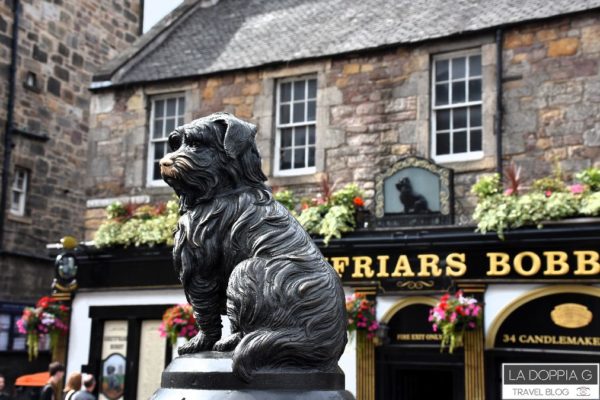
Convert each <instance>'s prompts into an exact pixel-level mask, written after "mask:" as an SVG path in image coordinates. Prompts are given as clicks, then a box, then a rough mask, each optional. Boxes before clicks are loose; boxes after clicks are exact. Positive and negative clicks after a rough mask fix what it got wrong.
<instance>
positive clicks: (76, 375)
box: [63, 372, 81, 400]
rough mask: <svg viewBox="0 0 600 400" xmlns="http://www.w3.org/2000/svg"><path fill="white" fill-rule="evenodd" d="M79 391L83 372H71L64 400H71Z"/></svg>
mask: <svg viewBox="0 0 600 400" xmlns="http://www.w3.org/2000/svg"><path fill="white" fill-rule="evenodd" d="M79 390H81V372H71V374H70V375H69V378H67V384H66V385H65V389H64V390H63V392H64V393H65V395H64V396H65V397H64V400H71V399H72V398H73V395H74V394H75V393H77V391H79Z"/></svg>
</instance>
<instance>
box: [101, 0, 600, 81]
mask: <svg viewBox="0 0 600 400" xmlns="http://www.w3.org/2000/svg"><path fill="white" fill-rule="evenodd" d="M598 7H600V0H552V1H547V0H394V1H389V0H220V1H218V2H216V4H215V0H212V1H207V0H201V1H198V0H186V1H185V2H184V3H183V4H182V5H181V6H179V7H178V8H177V9H175V10H174V11H173V12H172V13H171V14H169V15H168V16H167V17H165V18H164V19H163V20H162V21H161V22H160V23H159V24H158V25H157V26H155V27H154V28H153V29H152V30H151V31H150V32H148V33H146V34H145V35H144V36H142V37H141V38H139V39H138V41H137V42H136V43H134V46H133V47H132V48H131V49H130V50H129V51H128V52H126V53H124V54H122V55H121V56H120V57H119V58H117V59H116V60H113V61H112V62H111V63H109V64H108V65H106V66H105V67H104V68H103V69H102V70H101V71H100V72H99V73H98V74H96V76H95V77H94V81H95V83H94V84H92V88H100V87H105V86H115V85H123V84H132V83H141V82H150V81H157V80H167V79H176V78H184V77H192V76H199V75H206V74H212V73H217V72H223V71H231V70H239V69H245V68H254V67H258V66H262V65H268V64H274V63H281V62H289V61H297V60H303V59H312V58H318V57H324V56H332V55H336V54H344V53H351V52H357V51H361V50H367V49H376V48H381V47H386V46H392V45H398V44H409V43H415V42H421V41H425V40H430V39H435V38H442V37H447V36H453V35H457V34H462V33H468V32H475V31H480V30H485V29H490V28H493V27H497V26H502V25H507V24H515V23H519V22H525V21H531V20H539V19H545V18H550V17H554V16H559V15H564V14H569V13H575V12H580V11H585V10H591V9H595V8H598ZM100 81H102V82H100Z"/></svg>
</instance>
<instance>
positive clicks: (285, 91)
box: [280, 82, 292, 101]
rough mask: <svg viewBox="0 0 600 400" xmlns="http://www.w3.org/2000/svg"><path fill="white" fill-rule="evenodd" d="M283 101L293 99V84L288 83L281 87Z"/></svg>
mask: <svg viewBox="0 0 600 400" xmlns="http://www.w3.org/2000/svg"><path fill="white" fill-rule="evenodd" d="M280 88H281V96H280V100H281V101H290V100H291V99H292V83H291V82H286V83H282V84H281V86H280Z"/></svg>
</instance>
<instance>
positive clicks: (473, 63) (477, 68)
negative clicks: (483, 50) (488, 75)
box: [469, 55, 481, 76]
mask: <svg viewBox="0 0 600 400" xmlns="http://www.w3.org/2000/svg"><path fill="white" fill-rule="evenodd" d="M478 75H481V56H480V55H477V56H471V57H469V76H478Z"/></svg>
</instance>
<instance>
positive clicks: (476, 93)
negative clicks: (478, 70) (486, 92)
mask: <svg viewBox="0 0 600 400" xmlns="http://www.w3.org/2000/svg"><path fill="white" fill-rule="evenodd" d="M479 100H481V79H472V80H470V81H469V101H479Z"/></svg>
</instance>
